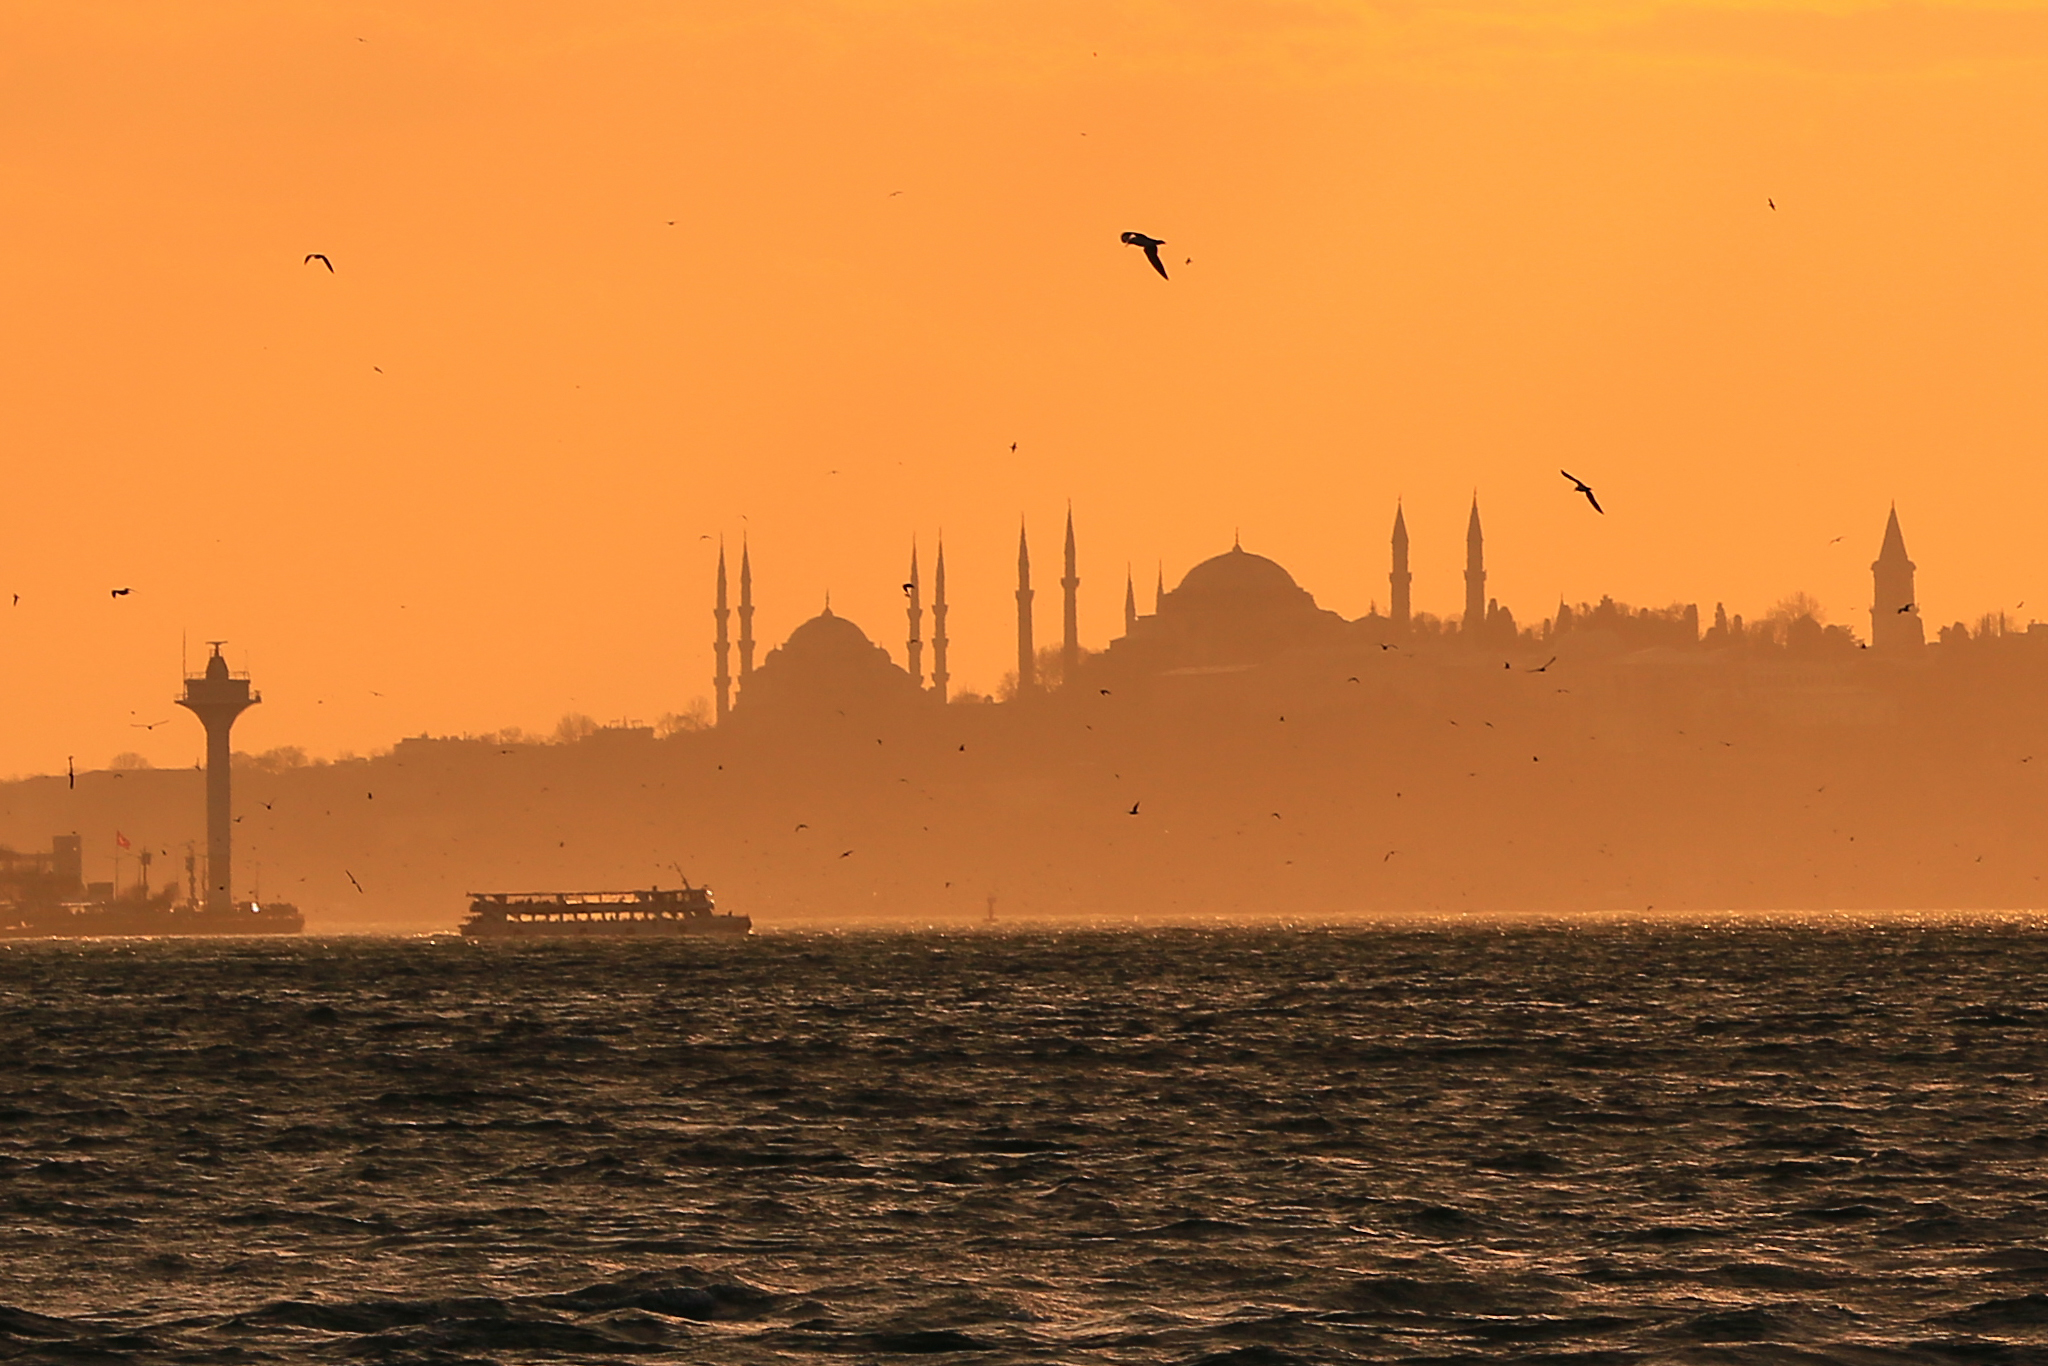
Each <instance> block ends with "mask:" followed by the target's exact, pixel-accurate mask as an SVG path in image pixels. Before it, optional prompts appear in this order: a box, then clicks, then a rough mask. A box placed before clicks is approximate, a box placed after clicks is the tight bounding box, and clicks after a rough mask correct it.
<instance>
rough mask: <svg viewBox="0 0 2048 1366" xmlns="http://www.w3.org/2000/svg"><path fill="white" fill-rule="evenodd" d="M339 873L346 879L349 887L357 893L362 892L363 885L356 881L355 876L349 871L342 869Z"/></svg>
mask: <svg viewBox="0 0 2048 1366" xmlns="http://www.w3.org/2000/svg"><path fill="white" fill-rule="evenodd" d="M341 871H342V874H343V875H344V876H346V877H347V878H348V881H349V885H350V886H351V887H354V888H355V889H356V891H357V892H361V891H362V890H363V884H362V883H360V882H357V881H356V875H355V874H354V873H351V872H349V870H348V869H346V868H344V869H342V870H341Z"/></svg>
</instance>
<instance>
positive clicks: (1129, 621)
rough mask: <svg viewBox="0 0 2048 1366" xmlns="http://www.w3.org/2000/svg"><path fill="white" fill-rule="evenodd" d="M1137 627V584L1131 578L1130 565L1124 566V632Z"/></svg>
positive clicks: (1126, 632) (1128, 632) (1129, 631)
mask: <svg viewBox="0 0 2048 1366" xmlns="http://www.w3.org/2000/svg"><path fill="white" fill-rule="evenodd" d="M1137 628H1138V585H1137V584H1136V583H1134V582H1133V581H1132V579H1131V567H1130V565H1129V564H1126V565H1125V566H1124V634H1125V635H1129V634H1130V633H1131V632H1132V631H1135V630H1136V629H1137Z"/></svg>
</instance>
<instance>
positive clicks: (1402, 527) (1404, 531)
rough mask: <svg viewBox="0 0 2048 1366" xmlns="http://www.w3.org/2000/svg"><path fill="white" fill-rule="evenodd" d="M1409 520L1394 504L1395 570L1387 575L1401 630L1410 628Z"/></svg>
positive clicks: (1395, 622) (1396, 624)
mask: <svg viewBox="0 0 2048 1366" xmlns="http://www.w3.org/2000/svg"><path fill="white" fill-rule="evenodd" d="M1408 577H1409V576H1408V522H1407V520H1406V519H1405V518H1403V517H1402V516H1401V505H1400V504H1399V503H1396V504H1394V572H1393V573H1391V574H1389V575H1387V582H1389V583H1390V584H1392V585H1393V587H1394V605H1393V608H1392V611H1393V614H1394V625H1395V626H1396V627H1397V628H1398V629H1400V630H1403V631H1405V630H1407V629H1408Z"/></svg>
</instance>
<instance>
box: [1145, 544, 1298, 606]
mask: <svg viewBox="0 0 2048 1366" xmlns="http://www.w3.org/2000/svg"><path fill="white" fill-rule="evenodd" d="M1173 596H1174V597H1176V598H1180V599H1182V600H1183V601H1187V602H1190V603H1192V601H1193V600H1201V601H1203V602H1205V603H1208V602H1214V603H1217V604H1218V605H1221V604H1223V603H1226V602H1232V603H1234V602H1239V601H1242V602H1245V603H1246V604H1247V605H1249V604H1250V603H1251V602H1253V601H1263V602H1267V603H1282V602H1293V601H1294V600H1296V599H1297V598H1306V597H1308V594H1307V592H1305V591H1304V590H1303V589H1302V587H1301V585H1300V584H1298V583H1296V582H1295V581H1294V576H1293V575H1292V574H1290V573H1288V572H1287V571H1286V570H1285V569H1282V568H1281V567H1280V566H1279V565H1278V564H1277V563H1275V562H1274V561H1272V560H1269V559H1267V558H1266V557H1265V556H1264V555H1253V554H1251V553H1249V552H1248V551H1246V550H1245V549H1244V547H1242V546H1232V547H1231V548H1230V549H1229V550H1227V551H1225V552H1224V553H1223V554H1221V555H1214V556H1211V557H1210V558H1208V559H1206V560H1204V561H1202V562H1201V563H1200V564H1198V565H1196V566H1195V567H1194V568H1193V569H1190V570H1189V571H1188V572H1187V575H1186V577H1184V578H1182V579H1181V581H1180V587H1178V588H1176V589H1174V590H1173Z"/></svg>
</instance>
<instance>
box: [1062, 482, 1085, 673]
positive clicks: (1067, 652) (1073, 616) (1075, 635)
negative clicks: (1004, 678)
mask: <svg viewBox="0 0 2048 1366" xmlns="http://www.w3.org/2000/svg"><path fill="white" fill-rule="evenodd" d="M1080 586H1081V576H1080V575H1079V574H1078V573H1076V572H1075V567H1074V505H1073V504H1072V503H1069V504H1067V572H1066V573H1065V574H1064V575H1062V576H1061V578H1060V588H1061V590H1062V603H1063V612H1062V617H1061V620H1062V624H1063V625H1064V626H1065V628H1066V630H1065V634H1064V636H1063V637H1062V638H1061V642H1060V686H1061V687H1063V688H1071V687H1073V686H1074V675H1076V674H1078V673H1080V672H1081V624H1080V623H1081V614H1080V599H1079V596H1078V594H1077V593H1076V591H1075V590H1077V589H1079V588H1080Z"/></svg>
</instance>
